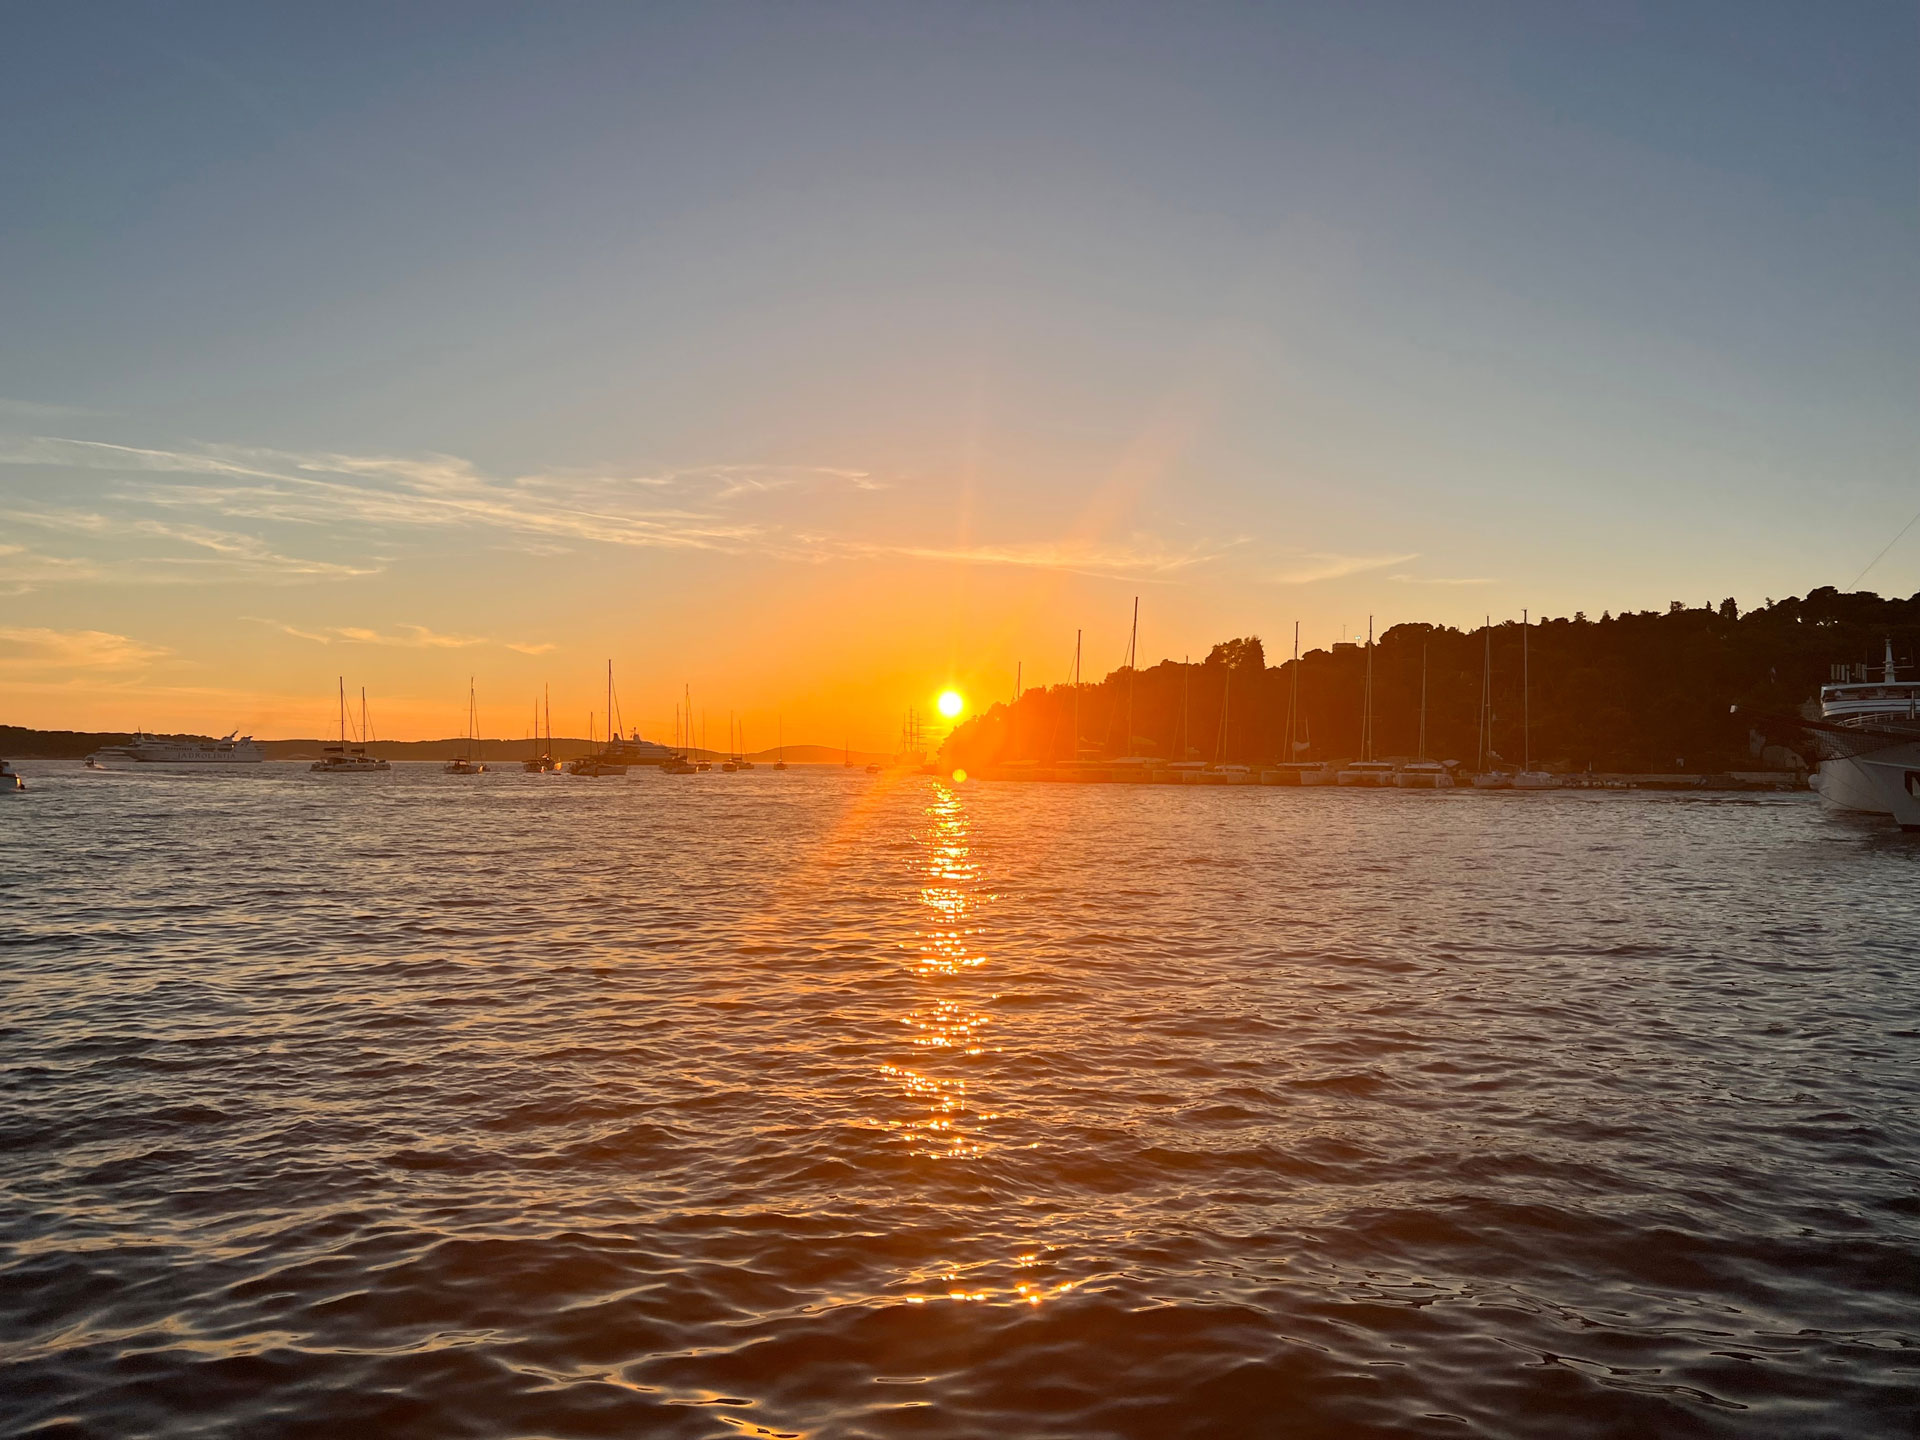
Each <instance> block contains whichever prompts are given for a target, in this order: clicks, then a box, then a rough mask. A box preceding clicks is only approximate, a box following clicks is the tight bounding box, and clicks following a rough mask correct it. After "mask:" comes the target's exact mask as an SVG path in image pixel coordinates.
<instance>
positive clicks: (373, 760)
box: [308, 675, 393, 775]
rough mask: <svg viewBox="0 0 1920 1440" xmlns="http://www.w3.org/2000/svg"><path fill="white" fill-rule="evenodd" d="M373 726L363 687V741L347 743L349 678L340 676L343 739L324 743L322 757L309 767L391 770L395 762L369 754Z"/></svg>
mask: <svg viewBox="0 0 1920 1440" xmlns="http://www.w3.org/2000/svg"><path fill="white" fill-rule="evenodd" d="M372 735H373V726H372V724H371V723H370V722H369V721H368V719H367V692H366V688H365V687H364V686H363V687H361V690H360V733H359V735H358V736H357V737H356V738H358V739H359V741H360V743H359V744H358V745H353V746H349V745H348V744H347V678H346V676H344V675H343V676H341V677H340V743H339V744H338V745H323V746H321V747H320V758H319V759H318V760H316V761H314V762H313V764H312V765H311V766H309V767H308V768H309V769H311V770H313V771H314V772H315V773H316V774H320V775H367V774H372V773H373V772H375V771H379V770H391V769H392V768H393V766H391V765H389V764H388V763H387V762H386V761H385V760H382V759H380V758H379V757H378V756H374V755H369V754H367V745H366V742H367V741H368V740H369V739H371V738H372Z"/></svg>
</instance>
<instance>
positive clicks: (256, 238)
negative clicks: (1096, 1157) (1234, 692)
mask: <svg viewBox="0 0 1920 1440" xmlns="http://www.w3.org/2000/svg"><path fill="white" fill-rule="evenodd" d="M1917 14H1920V12H1916V11H1915V10H1914V8H1913V7H1912V6H1910V5H1898V6H1896V5H1831V6H1817V7H1816V6H1805V5H1796V6H1769V5H1762V4H1742V5H1677V6H1674V5H1668V6H1645V7H1635V6H1617V5H1616V6H1606V7H1557V8H1550V7H1538V6H1518V5H1515V6H1497V5H1460V6H1435V5H1407V6H1390V5H1355V6H1337V7H1332V6H1323V7H1280V6H1269V7H1260V8H1242V7H1226V6H1217V7H1216V6H1199V7H1179V8H1177V9H1176V8H1169V7H1127V6H1114V5H1107V6H1068V5H1056V6H1047V7H1036V8H1031V9H1021V8H1014V7H945V8H932V7H907V6H873V7H841V6H770V5H769V6H735V7H713V6H706V7H693V6H689V7H678V8H676V7H666V6H657V7H645V8H643V7H634V6H605V7H598V6H589V5H570V6H566V7H557V8H549V7H532V6H526V7H517V8H516V7H489V6H475V5H458V6H451V5H449V6H431V5H412V6H407V7H373V6H351V5H346V6H329V7H258V6H231V7H221V6H214V5H194V6H157V5H156V6H140V7H122V6H112V5H103V6H88V7H46V8H44V9H42V10H40V11H37V12H36V11H26V12H22V13H21V14H19V15H16V16H14V17H12V18H11V20H10V28H11V38H10V41H9V44H8V46H7V47H6V49H5V52H4V53H3V54H0V134H3V135H5V136H6V137H7V138H6V140H5V142H4V143H0V193H4V194H5V195H7V197H8V203H7V205H6V207H5V209H4V212H0V326H3V327H4V333H5V334H6V336H7V339H8V343H7V344H6V345H5V346H3V347H0V459H4V460H5V461H6V462H7V463H5V464H0V508H4V510H5V512H6V513H7V514H8V515H10V516H11V517H12V519H11V521H10V523H9V526H8V530H7V533H6V535H5V537H4V539H0V631H5V632H6V633H7V635H8V636H9V637H10V638H11V643H12V648H13V655H12V658H11V659H9V660H0V702H4V703H3V705H0V708H4V709H5V711H6V712H7V714H6V716H5V717H4V718H7V719H19V720H22V721H24V722H26V723H40V724H73V725H88V726H92V725H100V726H107V725H114V726H116V727H117V726H120V725H125V724H132V723H136V722H137V721H141V720H144V721H145V723H152V724H163V723H164V724H169V725H173V724H177V725H181V726H187V727H190V728H218V729H225V728H230V725H229V724H228V723H226V722H228V721H230V722H231V724H245V725H248V726H251V727H254V728H258V729H260V730H261V731H262V733H310V732H311V731H312V730H313V728H314V727H315V725H316V724H317V723H319V719H318V718H316V717H319V718H324V716H325V715H326V714H327V713H328V704H329V697H330V694H331V689H332V684H333V677H334V676H335V675H336V674H337V673H340V672H342V671H345V672H346V673H348V674H349V676H350V677H353V676H357V677H359V678H362V679H365V680H367V681H368V683H369V684H370V686H371V687H372V688H374V689H375V690H376V692H377V693H379V694H381V695H382V696H383V697H385V701H384V703H385V704H386V706H387V713H389V714H390V715H392V716H393V717H394V725H395V729H396V731H403V732H407V733H419V734H434V733H445V732H447V731H448V730H449V729H454V730H457V729H458V728H459V727H458V723H457V722H458V720H459V719H460V717H461V716H462V715H463V714H464V688H463V687H464V683H465V679H466V676H467V675H469V674H474V673H477V674H478V675H479V676H480V677H481V680H480V684H481V686H482V695H483V701H484V700H486V699H487V698H488V697H489V696H493V697H497V699H496V700H495V702H494V703H495V704H497V706H498V708H499V709H500V711H502V712H503V713H502V715H501V718H500V719H499V721H498V722H497V723H496V728H500V729H511V728H512V724H518V723H520V722H517V721H515V722H512V724H510V723H509V721H508V720H507V719H506V716H507V715H508V714H511V715H515V716H517V715H518V714H519V713H520V710H521V709H522V708H524V706H523V699H524V697H526V696H528V695H530V694H531V692H532V690H533V688H535V687H536V686H537V685H538V684H539V683H540V682H542V681H544V680H550V681H552V682H553V683H554V684H555V687H556V688H555V694H556V701H557V703H558V702H559V699H560V697H563V696H564V697H565V705H566V710H565V711H564V712H563V713H566V714H571V713H572V712H574V711H576V710H577V711H580V712H581V714H580V717H579V719H578V720H577V721H575V722H574V723H573V724H571V725H570V726H567V727H565V728H573V729H580V728H583V727H584V722H585V714H584V711H585V708H586V707H587V706H589V705H591V704H593V703H596V701H597V694H598V691H597V688H596V687H597V680H596V676H597V675H598V673H599V667H600V666H601V664H602V663H603V662H604V659H605V658H606V657H607V656H609V655H611V656H613V657H615V659H616V661H617V663H618V664H619V665H620V666H621V671H622V674H623V675H625V676H627V677H629V678H628V679H626V680H625V681H624V682H623V691H624V690H630V691H631V692H632V695H633V699H632V701H631V702H630V703H629V704H628V705H627V707H626V708H628V709H629V710H630V711H631V712H633V713H635V714H637V715H638V716H639V717H640V718H641V719H643V720H644V722H645V723H646V725H647V727H648V728H649V729H650V730H659V729H661V728H663V727H664V725H666V724H669V723H670V721H671V706H672V703H673V700H674V698H675V697H677V695H678V694H679V691H680V687H681V685H682V683H683V682H686V683H692V684H693V685H694V686H695V688H696V690H697V691H698V692H699V695H700V697H701V698H700V699H699V700H697V703H699V704H702V705H711V706H712V707H713V709H714V711H716V712H718V711H724V710H726V709H729V708H733V709H738V710H740V711H742V712H743V713H747V714H750V715H752V716H753V717H754V721H753V723H754V725H755V726H756V727H758V728H760V729H761V730H762V731H763V732H764V731H765V730H766V729H768V728H770V727H771V725H773V724H774V723H781V724H786V725H788V727H789V729H790V730H793V729H796V728H797V729H798V731H799V732H800V733H802V734H804V735H806V736H807V738H818V739H822V740H835V739H838V738H839V737H840V735H841V733H842V732H851V733H852V734H853V735H854V737H855V741H856V743H858V741H859V739H860V738H861V737H862V736H865V737H866V738H867V739H868V740H869V741H871V742H872V743H876V744H878V743H881V742H883V741H884V740H885V738H886V737H887V736H888V735H890V734H891V732H892V729H893V728H894V726H895V725H896V724H897V720H898V714H899V711H900V709H902V708H903V707H904V706H905V705H906V704H908V703H924V700H925V696H926V694H927V693H929V692H930V691H931V690H933V689H937V688H938V687H939V686H941V685H943V684H945V683H948V682H949V681H953V682H957V683H960V684H961V685H962V686H963V688H967V689H968V690H969V691H970V692H973V693H976V694H979V695H983V696H991V695H994V694H998V693H1000V692H1001V691H1003V690H1004V689H1005V688H1007V687H1008V686H1009V685H1010V683H1011V676H1012V670H1013V666H1014V664H1015V663H1016V662H1019V661H1024V662H1025V663H1026V665H1027V670H1028V679H1029V681H1031V680H1033V679H1035V678H1039V679H1042V680H1045V679H1055V680H1057V679H1058V678H1060V673H1061V672H1063V671H1064V665H1065V656H1066V655H1068V654H1070V651H1071V641H1072V631H1073V629H1074V628H1075V627H1076V626H1084V627H1086V628H1087V629H1088V632H1089V643H1090V652H1089V653H1090V655H1094V656H1096V657H1097V658H1098V663H1099V665H1100V668H1105V667H1106V666H1107V665H1109V664H1111V663H1112V662H1113V661H1115V660H1117V658H1118V656H1119V653H1120V651H1121V649H1122V648H1123V646H1124V643H1125V638H1124V634H1123V633H1122V631H1123V628H1124V625H1125V619H1126V611H1127V607H1128V604H1129V603H1130V599H1131V597H1132V595H1134V594H1135V593H1139V594H1141V595H1142V596H1143V601H1142V609H1143V617H1144V625H1143V629H1144V633H1143V638H1142V653H1143V654H1145V655H1149V656H1156V655H1160V654H1167V653H1172V654H1180V653H1184V652H1186V651H1198V650H1203V649H1204V648H1205V646H1206V645H1207V644H1209V643H1211V641H1212V640H1215V639H1218V638H1221V637H1222V636H1225V635H1227V634H1238V633H1244V632H1246V631H1249V630H1255V631H1259V632H1261V633H1263V634H1265V635H1266V636H1267V637H1268V639H1269V642H1270V644H1274V645H1277V644H1278V641H1279V638H1280V637H1281V636H1283V635H1286V634H1290V630H1291V623H1292V621H1293V620H1294V619H1296V618H1298V619H1300V620H1302V621H1303V623H1304V626H1305V633H1306V635H1307V638H1308V641H1309V643H1317V644H1324V643H1326V642H1327V641H1328V640H1331V639H1332V638H1334V637H1335V636H1336V635H1337V634H1338V633H1340V631H1341V630H1342V629H1343V628H1346V629H1352V628H1355V627H1361V626H1364V624H1365V620H1366V616H1367V615H1368V614H1369V613H1373V614H1377V615H1378V616H1380V617H1381V621H1380V623H1382V624H1386V623H1392V622H1393V621H1397V620H1401V619H1413V618H1423V619H1435V620H1445V621H1450V622H1453V623H1460V624H1465V623H1470V622H1472V621H1474V620H1476V619H1477V618H1478V616H1480V615H1481V614H1484V613H1488V612H1491V613H1493V614H1494V615H1496V616H1499V615H1511V614H1516V613H1517V612H1518V611H1519V610H1520V609H1521V608H1522V607H1523V606H1524V607H1527V608H1530V609H1531V610H1532V611H1533V612H1534V613H1542V612H1545V613H1552V614H1562V613H1570V612H1571V611H1573V610H1576V609H1584V610H1587V611H1589V612H1592V613H1598V612H1599V611H1600V610H1602V609H1606V608H1612V609H1619V608H1622V607H1629V608H1646V607H1659V608H1664V606H1665V604H1666V602H1667V601H1668V600H1669V599H1672V598H1682V599H1685V600H1687V601H1689V602H1690V603H1696V604H1697V603H1701V602H1704V601H1706V600H1708V599H1718V598H1719V597H1721V596H1724V595H1729V594H1730V595H1734V596H1736V597H1737V598H1738V599H1739V600H1740V602H1741V603H1742V604H1743V605H1752V604H1758V603H1760V602H1761V601H1762V600H1763V598H1764V597H1766V596H1768V595H1784V594H1789V593H1802V592H1804V591H1805V590H1806V589H1808V588H1811V587H1813V586H1815V585H1820V584H1840V585H1848V584H1851V583H1852V582H1853V581H1854V578H1855V576H1856V575H1857V574H1858V573H1859V571H1860V569H1861V568H1862V567H1863V566H1865V565H1866V564H1867V562H1868V561H1869V560H1871V559H1872V558H1873V556H1874V555H1875V554H1876V553H1877V552H1878V551H1879V550H1880V549H1881V547H1882V546H1883V545H1884V544H1885V543H1886V542H1887V541H1888V540H1889V539H1891V538H1892V536H1893V534H1894V533H1895V532H1896V531H1897V530H1898V529H1899V527H1900V526H1901V525H1903V524H1904V523H1905V522H1906V521H1907V520H1908V519H1909V518H1910V517H1911V516H1912V515H1913V513H1914V511H1915V510H1916V509H1920V496H1917V495H1916V490H1920V487H1917V486H1916V485H1915V483H1914V462H1915V458H1916V452H1917V450H1920V447H1917V446H1916V440H1917V439H1920V433H1917V432H1920V424H1917V422H1916V419H1915V413H1916V409H1915V403H1914V402H1915V399H1916V382H1917V381H1920V339H1916V337H1917V336H1920V325H1917V324H1916V321H1920V314H1917V313H1916V311H1917V310H1920V285H1917V284H1916V281H1920V273H1917V272H1920V244H1917V243H1916V242H1917V241H1920V165H1916V159H1917V158H1920V157H1917V156H1916V141H1917V140H1920V123H1916V122H1917V121H1920V114H1917V113H1916V112H1917V111H1920V92H1917V91H1916V87H1915V86H1914V85H1913V83H1912V75H1911V65H1912V57H1913V56H1914V54H1915V53H1916V41H1917V40H1920V33H1917V32H1920V18H1916V16H1917ZM1864 583H1866V584H1869V585H1873V586H1875V587H1877V588H1881V589H1883V590H1887V591H1899V592H1901V593H1909V592H1911V591H1913V590H1915V589H1920V530H1917V531H1916V533H1915V535H1913V536H1910V537H1909V539H1908V540H1907V541H1906V542H1903V544H1902V545H1900V546H1897V547H1896V548H1895V549H1894V551H1893V552H1892V553H1891V554H1889V555H1888V556H1887V558H1886V559H1885V560H1883V561H1881V562H1880V563H1879V565H1878V566H1876V567H1875V569H1874V570H1873V572H1872V573H1871V574H1870V575H1869V576H1868V577H1867V579H1866V581H1865V582H1864ZM1109 651H1110V652H1112V653H1111V654H1110V655H1109V654H1108V653H1107V652H1109ZM135 710H138V711H141V712H143V713H142V714H134V713H131V712H133V711H135ZM442 711H444V712H445V713H446V716H447V717H448V718H447V719H446V720H445V722H444V723H443V722H442V720H441V718H440V717H441V712H442ZM788 716H791V717H793V718H792V720H791V721H790V722H789V721H787V720H786V719H785V718H784V717H788ZM775 717H781V718H780V719H779V720H778V721H776V719H775ZM815 732H818V733H817V734H816V733H815ZM513 733H517V730H514V732H513Z"/></svg>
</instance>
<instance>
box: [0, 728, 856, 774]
mask: <svg viewBox="0 0 1920 1440" xmlns="http://www.w3.org/2000/svg"><path fill="white" fill-rule="evenodd" d="M132 738H133V737H132V736H131V735H129V734H127V733H126V732H124V731H106V730H30V729H28V728H26V727H25V726H22V725H0V755H4V756H6V757H7V758H9V759H22V760H63V759H65V760H78V759H80V758H81V757H82V756H85V755H91V754H92V753H93V752H94V751H95V750H98V749H100V748H101V747H102V746H104V745H124V744H126V743H127V742H128V741H129V740H131V739H132ZM164 738H167V739H182V740H184V739H203V738H205V737H203V736H189V735H177V736H166V737H164ZM332 743H334V742H332V741H331V740H261V741H259V742H258V744H259V746H260V751H261V753H262V754H263V755H265V756H266V757H267V759H269V760H314V759H318V758H319V756H320V752H321V748H322V747H323V746H326V745H330V744H332ZM596 748H598V747H597V746H595V745H594V744H592V743H590V742H588V741H586V740H578V739H573V738H571V737H569V736H565V735H562V736H557V737H555V739H554V742H553V753H554V755H555V756H556V757H557V758H559V759H561V760H571V759H573V758H574V757H575V756H579V755H588V754H591V753H592V752H593V751H594V750H595V749H596ZM466 749H467V742H466V740H465V739H463V738H459V737H455V738H453V739H448V740H375V741H374V742H373V743H372V744H370V745H368V746H367V753H368V754H370V755H377V756H379V757H380V758H381V759H383V760H418V761H444V760H451V759H453V757H454V756H456V755H464V754H465V753H466ZM480 753H481V756H482V758H484V759H487V760H494V761H499V762H501V763H511V762H513V761H516V760H525V759H526V758H528V756H529V755H530V754H531V753H532V743H531V742H530V741H527V740H524V739H522V740H482V741H481V742H480ZM690 753H691V754H692V756H693V757H694V758H695V759H698V760H714V761H718V760H721V759H723V758H725V757H724V756H722V754H721V753H720V752H719V751H717V750H701V749H695V750H693V751H691V752H690ZM780 755H781V752H780V751H779V750H778V749H774V750H756V751H753V752H752V753H750V754H749V755H748V756H747V758H748V759H749V760H751V761H753V762H754V764H756V765H771V764H772V763H773V762H774V761H775V760H778V759H779V758H780ZM852 758H853V763H854V764H855V765H868V764H875V763H877V764H886V763H888V762H889V761H890V760H892V758H893V757H892V756H891V755H883V754H879V753H876V752H873V751H867V750H855V751H854V752H853V757H852ZM786 759H787V763H788V764H789V765H838V764H840V763H841V751H840V750H839V748H838V747H836V746H831V745H789V746H787V747H786Z"/></svg>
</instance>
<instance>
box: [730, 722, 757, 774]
mask: <svg viewBox="0 0 1920 1440" xmlns="http://www.w3.org/2000/svg"><path fill="white" fill-rule="evenodd" d="M734 743H735V745H737V746H738V747H739V748H738V749H736V750H735V751H734V754H733V764H734V768H735V769H737V770H751V769H753V762H752V761H751V760H749V759H747V722H746V721H744V720H742V721H741V722H740V731H739V734H738V735H737V736H736V737H735V739H734Z"/></svg>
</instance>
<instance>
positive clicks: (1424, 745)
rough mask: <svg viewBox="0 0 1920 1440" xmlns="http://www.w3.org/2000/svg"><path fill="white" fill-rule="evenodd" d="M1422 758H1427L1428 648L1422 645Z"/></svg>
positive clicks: (1422, 643) (1424, 643)
mask: <svg viewBox="0 0 1920 1440" xmlns="http://www.w3.org/2000/svg"><path fill="white" fill-rule="evenodd" d="M1420 758H1421V759H1422V760H1424V759H1426V758H1427V646H1426V642H1424V641H1422V642H1421V645H1420Z"/></svg>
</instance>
